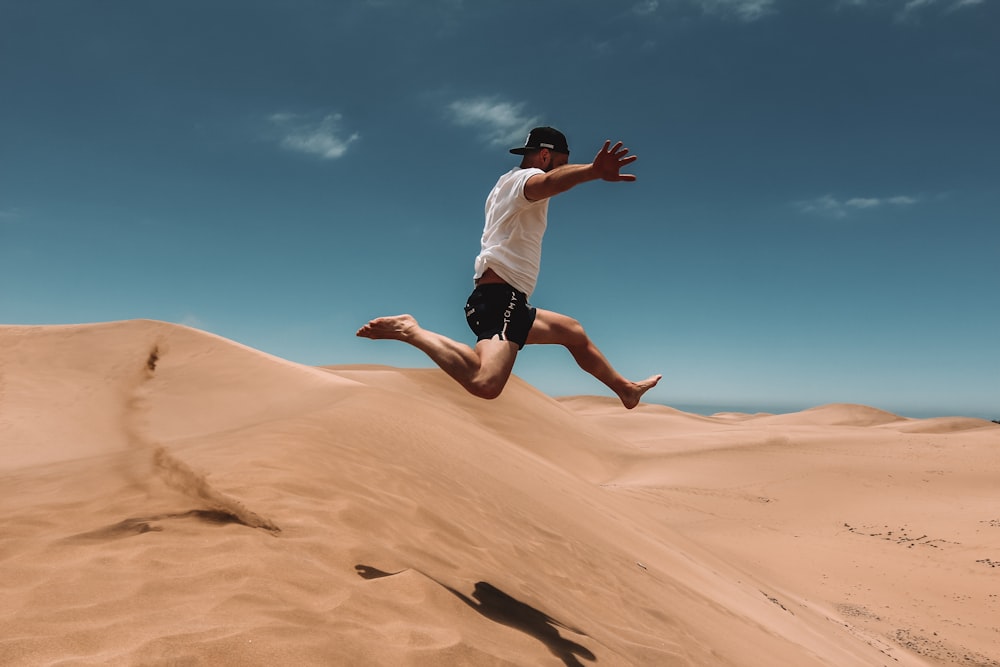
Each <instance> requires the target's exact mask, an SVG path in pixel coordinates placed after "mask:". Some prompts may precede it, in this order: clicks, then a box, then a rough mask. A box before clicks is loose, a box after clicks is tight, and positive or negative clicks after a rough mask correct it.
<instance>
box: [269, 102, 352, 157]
mask: <svg viewBox="0 0 1000 667" xmlns="http://www.w3.org/2000/svg"><path fill="white" fill-rule="evenodd" d="M268 120H270V121H271V124H272V125H273V126H274V127H276V128H277V129H278V131H279V133H280V135H281V136H280V143H281V145H282V146H284V147H285V148H287V149H288V150H292V151H296V152H299V153H306V154H308V155H316V156H318V157H320V158H323V159H324V160H336V159H337V158H339V157H343V155H344V153H346V152H347V149H348V147H350V145H351V144H352V143H354V142H355V141H357V140H358V139H360V138H361V135H359V134H358V133H357V132H350V131H348V130H345V129H344V127H343V116H341V115H340V114H339V113H338V114H328V115H326V116H323V117H322V118H319V117H316V116H309V115H303V114H294V113H276V114H273V115H272V116H271V117H270V118H269V119H268Z"/></svg>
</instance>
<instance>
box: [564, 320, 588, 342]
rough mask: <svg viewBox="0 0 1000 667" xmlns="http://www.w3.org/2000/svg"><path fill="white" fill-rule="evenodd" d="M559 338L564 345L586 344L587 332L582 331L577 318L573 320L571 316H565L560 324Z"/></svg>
mask: <svg viewBox="0 0 1000 667" xmlns="http://www.w3.org/2000/svg"><path fill="white" fill-rule="evenodd" d="M561 338H562V339H563V344H564V345H565V346H566V347H576V346H579V345H586V344H587V343H588V342H589V339H588V338H587V332H586V331H584V329H583V325H582V324H580V322H579V321H578V320H574V319H573V318H571V317H567V318H566V320H565V321H564V322H563V324H562V332H561Z"/></svg>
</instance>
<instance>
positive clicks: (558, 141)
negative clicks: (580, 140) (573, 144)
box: [510, 127, 569, 155]
mask: <svg viewBox="0 0 1000 667" xmlns="http://www.w3.org/2000/svg"><path fill="white" fill-rule="evenodd" d="M541 148H548V149H549V150H550V151H555V152H556V153H565V154H566V155H569V146H568V145H567V144H566V135H564V134H563V133H562V132H560V131H559V130H557V129H556V128H554V127H536V128H535V129H533V130H532V131H531V132H530V133H529V134H528V138H527V139H525V140H524V145H523V146H520V147H518V148H511V149H510V152H511V153H513V154H514V155H524V154H525V153H527V152H528V151H537V150H539V149H541Z"/></svg>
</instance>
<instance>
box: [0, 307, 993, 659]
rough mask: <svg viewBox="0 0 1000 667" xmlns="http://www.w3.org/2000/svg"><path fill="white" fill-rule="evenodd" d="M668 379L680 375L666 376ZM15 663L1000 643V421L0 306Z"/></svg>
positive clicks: (538, 655)
mask: <svg viewBox="0 0 1000 667" xmlns="http://www.w3.org/2000/svg"><path fill="white" fill-rule="evenodd" d="M667 381H669V378H667ZM0 451H2V457H0V580H2V581H3V588H4V592H3V596H2V598H0V600H2V601H0V664H3V665H63V666H69V665H568V666H576V665H591V664H593V665H658V666H659V665H713V666H717V665H732V666H748V667H749V666H762V667H764V666H767V667H770V666H774V665H796V666H810V665H827V666H838V667H839V666H851V665H859V666H862V665H864V666H867V665H871V666H876V665H879V666H890V665H892V666H916V665H961V666H965V667H973V666H976V667H994V666H997V665H1000V629H998V623H997V619H998V618H1000V569H997V568H998V566H1000V504H998V502H997V498H998V496H997V480H998V478H1000V425H998V424H995V423H991V422H990V421H987V420H983V419H973V418H968V417H962V416H941V417H937V418H932V419H911V418H905V417H901V416H898V415H895V414H892V413H890V412H886V411H883V410H880V409H878V408H877V407H870V406H864V405H855V404H831V405H822V406H817V407H815V408H812V409H809V410H804V411H801V412H797V413H791V414H743V413H719V414H715V415H712V416H703V415H696V414H691V413H686V412H682V411H679V410H675V409H673V408H670V407H668V406H664V405H656V404H652V403H644V404H642V405H640V406H639V407H637V408H636V409H635V410H632V411H626V410H623V409H622V408H621V405H620V403H618V401H617V400H615V399H611V398H605V397H596V396H573V397H561V398H554V397H550V396H548V395H545V394H543V393H542V392H540V391H538V390H536V389H535V388H533V387H532V386H530V385H528V384H527V383H525V382H523V381H521V380H519V379H517V378H516V377H515V378H513V379H512V381H511V383H510V385H509V386H508V387H507V388H506V390H505V391H504V393H503V395H502V396H501V397H500V398H498V399H496V400H493V401H484V400H481V399H477V398H474V397H472V396H469V395H467V394H466V393H465V392H464V391H463V390H462V389H461V387H459V386H458V385H457V384H455V383H454V382H452V381H451V380H450V379H449V378H447V377H446V376H445V375H444V374H443V373H442V372H440V371H439V370H436V369H433V370H432V369H404V368H395V367H388V366H370V365H365V366H359V365H350V364H342V365H331V366H324V367H310V366H303V365H299V364H296V363H293V362H290V361H286V360H283V359H280V358H278V357H274V356H271V355H268V354H266V353H264V352H262V351H259V350H255V349H252V348H250V347H246V346H244V345H241V344H239V343H236V342H233V341H231V340H227V339H225V338H221V337H219V336H216V335H214V334H210V333H207V332H205V331H200V330H197V329H194V328H190V327H185V326H181V325H177V324H170V323H166V322H158V321H150V320H131V321H121V322H108V323H99V324H75V325H59V326H55V325H46V326H13V325H5V326H0Z"/></svg>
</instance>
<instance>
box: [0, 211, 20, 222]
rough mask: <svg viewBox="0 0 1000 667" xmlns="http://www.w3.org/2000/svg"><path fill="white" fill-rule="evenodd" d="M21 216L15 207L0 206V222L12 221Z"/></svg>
mask: <svg viewBox="0 0 1000 667" xmlns="http://www.w3.org/2000/svg"><path fill="white" fill-rule="evenodd" d="M20 217H21V211H20V210H19V209H16V208H0V222H13V221H14V220H17V219H18V218H20Z"/></svg>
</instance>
